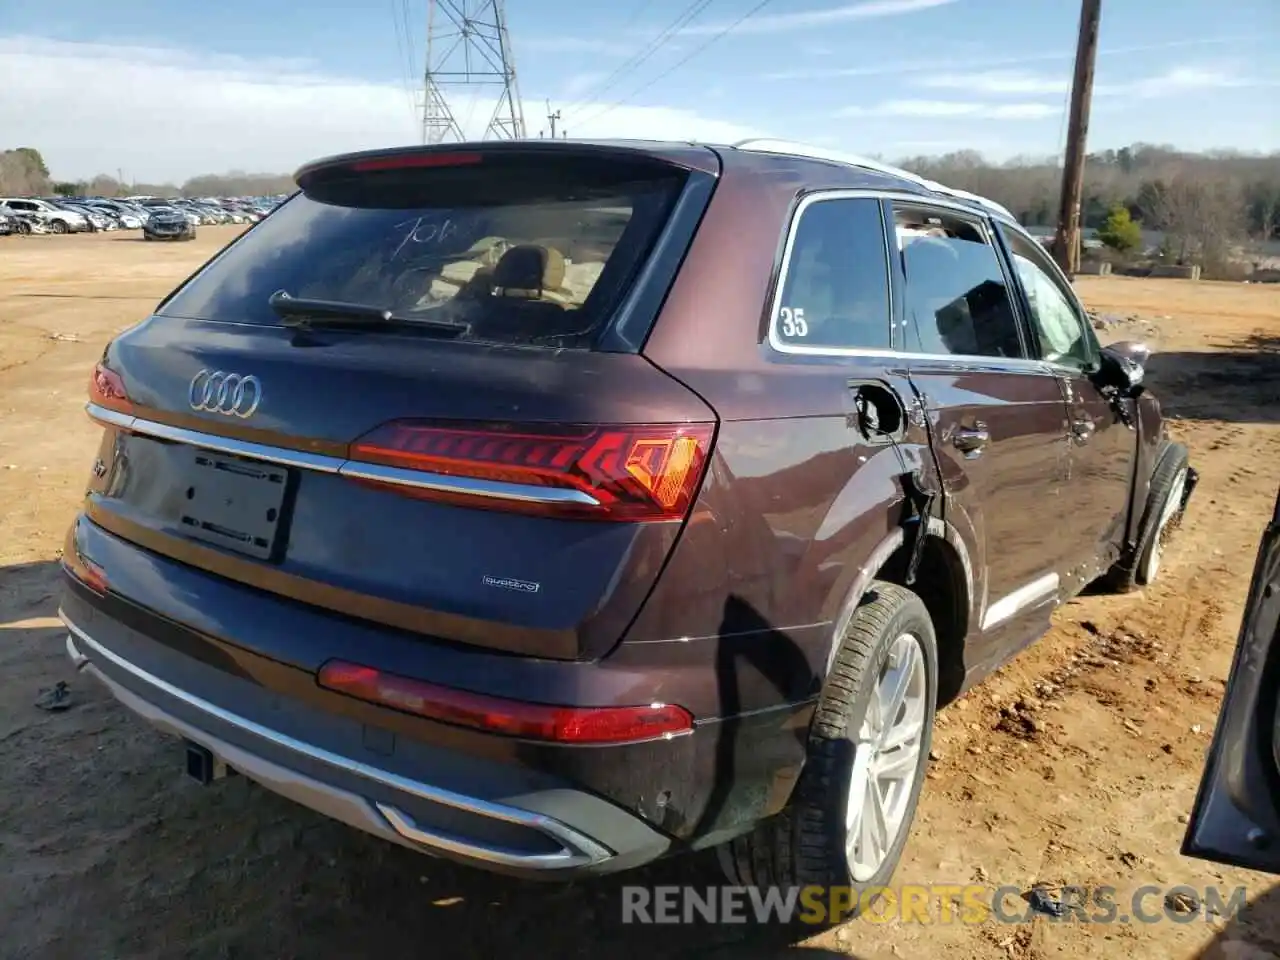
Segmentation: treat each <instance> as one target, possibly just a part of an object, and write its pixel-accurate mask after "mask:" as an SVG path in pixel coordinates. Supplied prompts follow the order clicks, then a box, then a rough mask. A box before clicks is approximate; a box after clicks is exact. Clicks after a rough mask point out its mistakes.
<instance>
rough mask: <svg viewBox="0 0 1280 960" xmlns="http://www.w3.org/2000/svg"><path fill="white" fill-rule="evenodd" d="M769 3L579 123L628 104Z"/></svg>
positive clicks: (762, 3)
mask: <svg viewBox="0 0 1280 960" xmlns="http://www.w3.org/2000/svg"><path fill="white" fill-rule="evenodd" d="M771 3H773V0H760V2H759V3H757V4H756V5H755V6H754V7H752V8H751V9H750V10H748V11H747V12H746V13H744V14H743V15H742V16H740V17H739V18H738V19H737V20H735V21H733V23H731V24H729V25H728V26H726V27H725V28H724V29H723V30H720V31H718V32H717V33H714V34H712V35H711V36H710V37H708V38H707V39H706V40H704V41H703V42H702V43H700V44H698V46H696V47H694V48H693V49H692V50H690V51H689V52H688V53H687V54H686V55H685V56H683V57H681V58H680V59H679V60H677V61H676V62H675V63H673V64H672V65H671V66H670V67H668V68H667V69H666V71H665V72H663V73H660V74H658V76H656V77H654V78H653V79H652V80H650V81H649V82H648V83H646V84H643V85H642V86H640V87H637V88H636V89H635V90H632V91H631V92H630V93H629V94H627V95H626V96H625V97H623V98H622V99H621V100H617V101H615V102H613V103H611V104H609V105H608V106H606V107H604V108H602V109H600V110H598V111H597V112H596V113H591V114H587V115H586V116H585V117H582V118H580V120H579V123H586V122H587V121H588V120H599V119H600V118H601V117H603V116H604V115H605V114H607V113H609V111H611V110H616V109H617V108H618V107H620V106H622V105H623V104H624V103H629V102H630V101H631V100H632V99H634V98H635V97H638V96H640V94H642V93H644V92H645V91H646V90H648V89H649V88H650V87H652V86H653V85H654V84H656V83H657V82H658V81H659V80H664V79H666V78H667V77H668V76H670V75H671V74H672V73H673V72H674V71H676V70H679V69H680V68H681V67H683V66H684V65H685V64H686V63H688V62H689V61H690V60H692V59H693V58H694V57H696V56H697V55H698V54H700V53H702V51H704V50H706V49H707V48H708V47H710V46H711V45H712V44H713V43H715V42H716V41H717V40H720V39H722V38H724V37H726V36H728V35H729V34H730V33H733V31H734V30H737V29H738V27H740V26H742V24H744V23H746V22H747V21H748V20H750V19H751V18H752V17H754V16H755V15H756V14H757V13H759V12H760V11H761V10H763V9H764V8H765V7H767V6H769V4H771Z"/></svg>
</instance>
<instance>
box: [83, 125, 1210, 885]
mask: <svg viewBox="0 0 1280 960" xmlns="http://www.w3.org/2000/svg"><path fill="white" fill-rule="evenodd" d="M297 180H298V184H299V187H300V192H299V193H297V194H295V195H294V196H292V197H291V198H290V199H288V200H287V201H286V202H285V203H284V204H283V205H281V206H280V207H279V208H278V209H276V210H275V212H274V213H273V214H272V215H271V216H270V217H268V218H266V219H265V220H263V221H262V222H261V223H260V224H259V225H258V226H257V227H255V228H254V229H253V230H248V231H245V232H243V234H242V235H241V236H240V237H238V238H237V239H236V240H234V241H233V242H231V243H230V244H229V245H228V246H227V247H226V248H225V249H224V250H223V251H222V252H221V253H220V254H219V255H218V256H217V257H216V258H214V259H213V260H212V261H210V262H209V263H208V264H206V265H205V266H204V267H203V268H202V269H201V270H199V271H198V272H197V273H195V275H194V276H192V277H191V278H190V279H189V280H187V281H185V282H184V283H182V284H181V285H180V286H179V287H178V288H177V289H176V290H175V291H174V292H173V293H171V294H170V295H169V296H168V297H166V298H165V299H164V300H163V301H162V302H161V303H160V305H159V306H158V308H157V309H156V311H155V312H154V314H153V315H152V316H150V317H148V318H146V319H144V320H142V321H141V322H140V323H139V324H137V325H136V326H134V327H133V328H132V329H130V330H127V331H125V332H124V333H122V334H121V335H119V336H118V337H116V338H115V339H114V340H113V341H112V342H111V343H110V344H109V345H108V347H107V349H106V350H105V352H104V354H103V356H102V360H101V362H100V363H99V364H98V365H97V367H96V368H95V370H94V371H93V375H92V378H91V384H90V402H89V406H88V412H89V415H90V416H91V417H92V418H93V419H94V420H95V421H96V422H97V423H99V424H100V425H101V426H102V429H103V433H102V440H101V444H100V446H99V448H98V451H97V455H96V460H95V463H94V465H93V468H92V470H91V471H90V476H89V478H88V481H87V486H86V491H87V493H86V496H85V499H84V502H83V509H82V510H81V512H80V514H79V515H78V516H77V517H76V519H75V521H74V523H73V525H72V527H71V529H70V531H69V533H68V537H67V542H66V546H65V550H64V552H63V564H64V570H65V575H66V577H65V580H66V588H65V593H64V595H63V599H62V606H61V615H62V617H63V619H64V620H65V622H66V624H67V627H68V630H69V637H68V641H67V648H68V652H69V654H70V656H71V658H72V660H73V661H74V662H75V663H76V664H77V665H78V666H79V667H81V668H82V669H85V670H89V671H91V672H93V673H94V674H96V675H97V676H98V677H99V678H101V679H102V680H103V681H105V682H106V684H107V685H108V687H109V688H110V689H111V690H112V691H113V693H114V694H115V695H116V696H117V697H118V698H119V699H120V700H121V701H122V702H123V703H125V704H126V705H128V706H129V707H130V708H132V709H133V710H135V711H137V712H138V713H139V714H141V715H142V716H144V717H145V718H147V719H148V720H149V721H151V722H153V723H155V724H157V725H159V726H160V727H161V728H163V729H165V730H167V731H169V732H172V733H175V734H177V735H179V736H180V737H182V738H184V740H185V741H186V751H187V760H186V763H187V770H188V772H190V773H191V774H192V775H193V776H195V777H196V778H197V779H199V780H201V781H202V782H206V783H207V782H210V781H212V780H214V779H217V778H220V777H221V776H222V775H224V774H225V773H226V771H227V770H235V771H239V772H240V773H243V774H246V775H248V776H249V777H251V778H254V779H256V780H258V781H259V782H261V783H263V784H265V785H267V786H268V787H270V788H271V789H274V790H278V791H280V792H281V793H283V794H285V795H286V796H288V797H291V798H292V799H294V800H296V801H298V802H300V803H303V804H306V805H309V806H311V807H313V808H315V809H317V810H320V811H323V812H324V813H326V814H327V815H329V816H332V817H336V818H338V819H340V820H342V821H344V822H346V823H348V824H351V825H353V826H356V827H358V828H360V829H363V830H366V831H368V832H370V833H372V834H375V835H377V836H379V837H383V838H385V839H387V840H389V841H392V842H396V843H399V844H402V845H404V846H406V847H409V848H411V849H414V850H418V851H421V852H424V853H431V854H437V855H441V856H446V857H450V858H453V859H456V860H459V861H462V862H465V863H470V864H474V865H477V866H481V867H485V868H489V869H492V870H499V871H503V872H508V873H513V874H517V875H521V876H533V877H556V878H568V877H573V876H577V875H581V874H588V873H601V872H607V871H616V870H623V869H627V868H631V867H635V866H638V865H640V864H643V863H646V862H649V861H652V860H654V859H656V858H659V857H662V856H665V855H669V854H673V853H679V852H682V851H688V850H694V849H700V848H710V847H715V848H717V849H718V850H719V851H720V855H721V857H720V859H721V863H722V864H723V866H724V869H725V871H726V873H727V874H728V876H729V877H730V878H731V879H732V881H733V882H735V883H742V884H752V885H755V884H769V885H772V884H780V885H787V886H791V885H808V884H823V885H846V884H851V885H853V886H854V887H855V888H857V889H859V890H863V889H869V888H872V887H875V886H878V885H881V884H884V883H886V882H887V881H888V879H889V878H890V876H891V875H892V874H893V872H894V869H895V867H896V864H897V862H898V859H899V857H900V855H901V852H902V849H903V846H904V844H905V843H906V840H907V836H908V833H909V830H910V826H911V822H912V819H913V816H914V812H915V808H916V803H917V799H918V796H919V793H920V790H921V786H922V784H923V782H924V779H925V776H924V772H925V767H926V765H927V762H928V754H929V748H930V738H931V734H932V729H933V721H934V716H935V710H936V708H937V706H938V704H939V703H940V702H944V703H945V702H946V701H948V700H950V699H951V698H954V697H955V696H957V695H958V694H959V693H960V692H961V691H963V690H964V689H966V688H967V687H969V686H971V685H972V684H974V683H977V682H978V681H980V680H981V679H982V678H983V677H985V676H986V675H987V674H989V673H990V672H991V671H992V670H994V669H995V668H997V667H998V666H1000V665H1001V664H1003V663H1005V662H1006V661H1007V660H1008V659H1009V658H1010V657H1012V656H1013V655H1014V654H1015V653H1016V652H1017V651H1019V650H1021V649H1023V648H1024V647H1025V646H1026V645H1027V644H1028V643H1031V642H1033V641H1034V640H1036V639H1037V638H1038V637H1040V636H1041V635H1042V634H1043V633H1044V632H1045V631H1046V630H1047V629H1048V626H1049V623H1050V615H1051V614H1052V612H1053V610H1054V609H1055V608H1056V607H1057V605H1059V604H1060V603H1061V602H1063V601H1064V600H1066V599H1068V598H1070V597H1071V596H1073V595H1075V594H1076V593H1078V592H1079V591H1080V590H1082V589H1083V588H1084V587H1085V586H1086V585H1088V584H1090V583H1093V582H1095V581H1099V580H1102V581H1104V582H1106V583H1107V584H1109V585H1110V586H1111V587H1112V588H1115V589H1132V588H1135V587H1138V586H1141V585H1143V584H1146V583H1149V582H1151V581H1152V580H1153V579H1154V578H1155V577H1156V576H1157V575H1158V573H1159V570H1160V556H1161V547H1162V544H1163V542H1164V539H1165V536H1166V534H1167V532H1168V531H1169V530H1170V529H1171V527H1172V526H1173V524H1174V521H1175V520H1176V518H1177V517H1178V515H1179V513H1180V512H1181V511H1182V510H1183V508H1184V506H1185V504H1186V502H1187V498H1188V496H1189V495H1190V492H1191V490H1192V489H1193V488H1194V485H1195V473H1194V471H1193V470H1192V469H1191V468H1190V466H1189V464H1188V459H1187V451H1186V449H1185V448H1184V447H1183V446H1182V445H1181V444H1178V443H1176V442H1174V441H1173V440H1171V439H1170V437H1169V436H1168V435H1167V433H1166V430H1165V426H1164V423H1163V420H1162V416H1161V411H1160V405H1159V402H1158V401H1157V399H1156V398H1155V397H1154V396H1152V395H1151V393H1150V392H1148V391H1147V390H1145V389H1144V386H1143V364H1144V362H1145V360H1146V356H1147V354H1146V350H1145V348H1144V347H1143V346H1141V345H1140V344H1133V343H1126V344H1115V345H1111V346H1109V347H1106V348H1103V347H1101V346H1100V345H1099V343H1098V341H1097V339H1096V337H1095V334H1094V332H1093V329H1092V326H1091V324H1090V323H1089V321H1088V318H1087V315H1086V313H1085V310H1084V308H1083V306H1082V305H1081V303H1080V301H1079V300H1078V298H1077V297H1076V294H1075V292H1074V291H1073V289H1072V287H1071V284H1070V283H1069V282H1068V280H1067V279H1066V278H1065V277H1064V276H1063V274H1062V273H1061V271H1059V270H1058V268H1057V267H1056V266H1055V265H1054V263H1053V261H1052V260H1051V259H1050V258H1049V257H1048V256H1047V254H1046V253H1045V252H1044V250H1043V248H1042V247H1041V246H1040V245H1039V244H1038V243H1037V242H1036V241H1035V240H1034V239H1033V238H1032V237H1030V236H1029V235H1028V234H1027V233H1026V232H1025V231H1024V230H1023V229H1022V228H1021V227H1020V226H1019V225H1018V224H1017V223H1016V222H1015V221H1014V219H1013V217H1012V216H1010V215H1009V213H1008V211H1006V210H1005V209H1003V208H1002V207H999V206H998V205H996V204H993V203H991V202H990V201H987V200H984V199H983V198H981V197H975V196H974V195H972V194H967V193H964V192H962V191H957V190H952V189H949V188H947V187H945V186H943V185H941V184H937V183H933V182H931V181H926V180H922V179H921V178H919V177H916V176H913V175H911V174H908V173H907V172H905V171H902V170H898V169H895V168H892V167H887V166H885V165H883V164H879V163H876V162H874V161H871V160H867V159H864V158H860V157H851V156H845V155H842V154H838V153H833V152H829V151H824V150H820V149H817V148H811V147H806V146H802V145H796V144H788V143H779V142H775V141H751V142H746V143H742V144H739V145H737V146H705V145H699V146H692V145H689V144H665V143H654V144H650V143H641V142H627V143H617V144H609V143H574V142H566V141H515V142H501V143H477V144H467V145H465V146H463V147H457V146H450V147H448V148H430V147H424V148H410V149H398V150H386V151H375V152H368V153H360V154H350V155H344V156H339V157H332V158H328V159H324V160H320V161H317V162H315V163H312V164H309V165H308V166H306V167H304V168H303V169H302V170H301V171H300V172H299V174H298V177H297ZM158 216H159V214H158V213H156V214H154V215H153V217H152V220H151V222H150V223H149V224H148V226H147V230H148V231H151V230H154V229H155V223H156V217H158ZM173 223H174V227H173V229H175V230H177V229H179V228H180V220H179V219H178V218H176V217H175V218H174V220H173ZM1047 516H1051V517H1053V518H1054V522H1053V529H1052V536H1046V527H1045V518H1046V517H1047ZM208 815H209V816H216V815H217V811H216V809H215V807H213V806H211V807H210V810H209V813H208ZM856 899H857V898H855V901H856Z"/></svg>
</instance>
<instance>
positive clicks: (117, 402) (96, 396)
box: [89, 363, 133, 413]
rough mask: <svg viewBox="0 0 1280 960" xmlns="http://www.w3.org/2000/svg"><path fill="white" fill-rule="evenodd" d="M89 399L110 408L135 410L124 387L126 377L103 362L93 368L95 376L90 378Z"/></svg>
mask: <svg viewBox="0 0 1280 960" xmlns="http://www.w3.org/2000/svg"><path fill="white" fill-rule="evenodd" d="M89 400H90V402H92V403H96V404H97V405H98V406H100V407H106V408H107V409H108V410H118V411H120V412H121V413H132V412H133V404H132V403H130V402H129V394H128V393H127V392H126V391H125V388H124V379H123V378H122V377H121V376H120V374H118V373H116V372H115V371H114V370H111V369H109V368H108V367H107V366H106V365H105V364H103V363H99V364H98V365H97V366H95V367H94V368H93V376H92V377H90V378H89Z"/></svg>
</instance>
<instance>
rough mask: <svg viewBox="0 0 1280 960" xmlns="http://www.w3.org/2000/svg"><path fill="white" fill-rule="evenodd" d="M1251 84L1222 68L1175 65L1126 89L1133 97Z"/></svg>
mask: <svg viewBox="0 0 1280 960" xmlns="http://www.w3.org/2000/svg"><path fill="white" fill-rule="evenodd" d="M1247 86H1252V82H1251V81H1249V80H1247V79H1245V78H1243V77H1238V76H1235V75H1233V74H1230V73H1227V72H1226V71H1223V70H1214V69H1207V68H1204V67H1175V68H1174V69H1172V70H1169V71H1167V72H1165V73H1162V74H1160V75H1158V76H1154V77H1146V78H1144V79H1142V80H1138V81H1136V82H1134V83H1133V84H1131V85H1128V86H1127V89H1128V90H1129V91H1130V92H1131V93H1132V95H1133V96H1135V97H1141V98H1143V99H1150V98H1153V97H1170V96H1177V95H1180V94H1186V93H1196V92H1199V91H1202V90H1224V89H1228V88H1231V87H1247Z"/></svg>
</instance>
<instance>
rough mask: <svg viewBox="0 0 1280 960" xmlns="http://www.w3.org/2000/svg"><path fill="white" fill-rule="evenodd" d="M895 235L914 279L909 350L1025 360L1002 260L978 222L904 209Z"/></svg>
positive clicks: (909, 293) (909, 296)
mask: <svg viewBox="0 0 1280 960" xmlns="http://www.w3.org/2000/svg"><path fill="white" fill-rule="evenodd" d="M894 232H895V234H896V239H897V246H898V251H899V256H900V257H901V258H902V272H903V275H904V276H905V277H906V312H907V329H906V344H905V347H906V349H907V350H908V351H910V352H914V353H934V354H958V355H963V356H978V357H1022V356H1023V355H1024V354H1023V349H1022V341H1021V338H1020V337H1019V335H1018V322H1017V319H1016V318H1015V316H1014V313H1013V307H1012V306H1011V299H1010V296H1009V289H1008V286H1007V284H1006V283H1005V279H1004V273H1003V272H1002V271H1001V269H1000V261H999V259H998V257H997V256H996V251H995V249H994V248H993V247H992V246H991V244H990V243H989V242H988V238H987V236H986V232H985V231H984V230H983V229H982V227H981V225H980V224H979V223H978V222H977V221H975V220H971V219H969V218H966V217H963V216H959V215H957V214H954V213H949V212H946V211H940V210H934V209H930V208H924V207H913V206H900V205H899V206H895V208H894Z"/></svg>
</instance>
